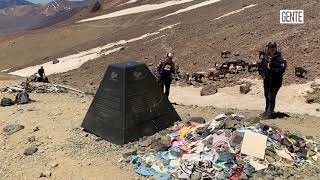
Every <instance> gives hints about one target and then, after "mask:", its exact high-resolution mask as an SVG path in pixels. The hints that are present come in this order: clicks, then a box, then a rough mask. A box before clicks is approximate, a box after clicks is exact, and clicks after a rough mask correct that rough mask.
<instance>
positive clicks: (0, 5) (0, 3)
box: [0, 0, 33, 9]
mask: <svg viewBox="0 0 320 180" xmlns="http://www.w3.org/2000/svg"><path fill="white" fill-rule="evenodd" d="M32 4H33V3H31V2H29V1H25V0H0V9H4V8H8V7H12V6H21V5H32Z"/></svg>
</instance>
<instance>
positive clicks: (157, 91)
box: [81, 61, 180, 144]
mask: <svg viewBox="0 0 320 180" xmlns="http://www.w3.org/2000/svg"><path fill="white" fill-rule="evenodd" d="M178 120H180V117H179V116H178V114H177V112H176V111H175V109H174V108H173V106H172V105H171V103H170V102H169V100H168V98H167V97H166V95H164V93H163V92H162V91H161V88H160V86H159V85H158V83H157V82H156V79H155V77H154V76H153V75H152V73H151V72H150V71H149V69H148V67H147V66H146V65H145V64H144V63H142V62H136V61H128V62H124V63H118V64H112V65H109V67H108V69H107V72H106V74H105V76H104V78H103V80H102V81H101V84H100V87H99V89H98V91H97V93H96V95H95V97H94V99H93V101H92V104H91V106H90V108H89V110H88V112H87V114H86V116H85V119H84V121H83V122H82V125H81V127H83V128H84V129H85V130H86V131H88V132H91V133H93V134H96V135H97V136H100V137H102V138H104V139H106V140H108V141H110V142H112V143H115V144H125V143H128V142H131V141H135V140H138V139H139V138H141V137H143V136H149V135H152V134H154V133H156V132H158V131H160V130H162V129H165V128H167V127H170V126H172V125H173V124H174V122H175V121H178Z"/></svg>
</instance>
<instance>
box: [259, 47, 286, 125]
mask: <svg viewBox="0 0 320 180" xmlns="http://www.w3.org/2000/svg"><path fill="white" fill-rule="evenodd" d="M286 68H287V62H286V60H284V59H283V58H282V55H281V52H279V51H278V48H277V43H275V42H270V43H268V45H267V50H266V52H265V54H264V55H263V56H261V62H260V63H259V66H258V71H259V74H260V75H261V77H262V78H263V86H264V96H265V99H266V107H265V112H264V113H263V114H261V117H262V118H263V119H270V118H272V117H273V115H274V109H275V105H276V96H277V93H278V91H279V89H280V87H281V86H282V81H283V74H284V72H285V71H286Z"/></svg>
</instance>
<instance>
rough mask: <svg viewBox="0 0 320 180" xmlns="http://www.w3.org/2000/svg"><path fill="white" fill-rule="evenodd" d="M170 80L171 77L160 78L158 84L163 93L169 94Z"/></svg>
mask: <svg viewBox="0 0 320 180" xmlns="http://www.w3.org/2000/svg"><path fill="white" fill-rule="evenodd" d="M171 82H172V79H171V77H161V78H160V86H161V89H162V92H163V91H164V94H165V95H167V96H169V92H170V85H171Z"/></svg>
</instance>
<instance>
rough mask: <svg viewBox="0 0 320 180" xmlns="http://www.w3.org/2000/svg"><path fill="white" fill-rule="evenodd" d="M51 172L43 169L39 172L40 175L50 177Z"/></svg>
mask: <svg viewBox="0 0 320 180" xmlns="http://www.w3.org/2000/svg"><path fill="white" fill-rule="evenodd" d="M51 175H52V173H51V171H45V172H42V173H40V177H51Z"/></svg>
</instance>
